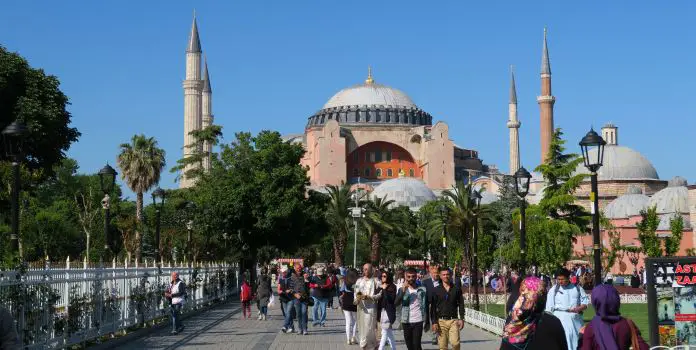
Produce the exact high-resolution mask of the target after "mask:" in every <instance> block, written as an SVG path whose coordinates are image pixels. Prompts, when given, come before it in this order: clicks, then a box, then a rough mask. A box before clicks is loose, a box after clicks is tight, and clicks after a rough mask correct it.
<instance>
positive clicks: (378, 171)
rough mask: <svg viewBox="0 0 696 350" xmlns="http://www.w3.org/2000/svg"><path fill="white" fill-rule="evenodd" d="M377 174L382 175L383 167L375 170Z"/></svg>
mask: <svg viewBox="0 0 696 350" xmlns="http://www.w3.org/2000/svg"><path fill="white" fill-rule="evenodd" d="M375 176H377V177H382V169H379V168H377V170H375Z"/></svg>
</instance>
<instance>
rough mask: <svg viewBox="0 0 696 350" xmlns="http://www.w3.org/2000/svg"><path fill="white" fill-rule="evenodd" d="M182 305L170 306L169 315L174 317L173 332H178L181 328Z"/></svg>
mask: <svg viewBox="0 0 696 350" xmlns="http://www.w3.org/2000/svg"><path fill="white" fill-rule="evenodd" d="M181 306H182V304H172V305H171V307H170V308H169V316H170V317H171V319H172V332H176V331H177V330H178V329H179V328H181V320H179V314H180V313H181Z"/></svg>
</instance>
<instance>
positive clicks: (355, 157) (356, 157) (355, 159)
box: [353, 151, 358, 162]
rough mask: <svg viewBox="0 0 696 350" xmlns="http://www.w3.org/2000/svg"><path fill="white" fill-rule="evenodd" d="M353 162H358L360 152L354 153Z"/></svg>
mask: <svg viewBox="0 0 696 350" xmlns="http://www.w3.org/2000/svg"><path fill="white" fill-rule="evenodd" d="M353 161H354V162H357V161H358V151H355V152H353Z"/></svg>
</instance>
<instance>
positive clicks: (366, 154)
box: [365, 152, 370, 163]
mask: <svg viewBox="0 0 696 350" xmlns="http://www.w3.org/2000/svg"><path fill="white" fill-rule="evenodd" d="M369 161H370V152H365V163H367V162H369Z"/></svg>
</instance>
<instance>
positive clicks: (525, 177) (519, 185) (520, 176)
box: [513, 167, 532, 277]
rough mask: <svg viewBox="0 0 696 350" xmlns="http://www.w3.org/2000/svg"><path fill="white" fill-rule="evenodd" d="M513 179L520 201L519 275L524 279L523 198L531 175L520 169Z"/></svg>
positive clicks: (525, 204) (525, 268) (524, 235)
mask: <svg viewBox="0 0 696 350" xmlns="http://www.w3.org/2000/svg"><path fill="white" fill-rule="evenodd" d="M513 177H514V178H515V192H516V193H517V195H518V196H519V197H520V199H522V201H520V260H521V263H520V274H521V275H522V276H523V277H524V275H526V271H527V266H526V265H527V218H526V217H525V209H526V208H527V202H526V200H525V199H524V197H526V196H527V194H528V193H529V182H530V181H531V179H532V174H530V173H529V171H527V169H525V168H524V167H520V168H519V169H517V172H515V175H513Z"/></svg>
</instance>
